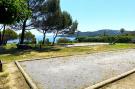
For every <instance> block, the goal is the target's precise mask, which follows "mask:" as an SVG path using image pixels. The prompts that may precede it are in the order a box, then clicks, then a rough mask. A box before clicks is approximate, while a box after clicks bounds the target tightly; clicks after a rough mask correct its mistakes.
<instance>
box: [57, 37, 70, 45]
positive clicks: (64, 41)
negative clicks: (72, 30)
mask: <svg viewBox="0 0 135 89" xmlns="http://www.w3.org/2000/svg"><path fill="white" fill-rule="evenodd" d="M57 43H58V44H67V43H72V41H71V40H70V39H67V38H59V39H58V40H57Z"/></svg>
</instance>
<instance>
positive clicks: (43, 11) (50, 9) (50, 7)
mask: <svg viewBox="0 0 135 89" xmlns="http://www.w3.org/2000/svg"><path fill="white" fill-rule="evenodd" d="M59 8H60V6H59V0H47V1H46V4H44V5H42V6H40V15H39V16H38V15H37V16H35V17H34V19H33V20H34V27H35V28H37V29H38V31H40V32H42V33H43V41H42V44H45V38H46V33H47V31H50V30H52V27H53V25H52V23H53V21H52V22H51V20H50V17H52V16H53V15H54V13H55V12H56V11H57V10H58V9H59Z"/></svg>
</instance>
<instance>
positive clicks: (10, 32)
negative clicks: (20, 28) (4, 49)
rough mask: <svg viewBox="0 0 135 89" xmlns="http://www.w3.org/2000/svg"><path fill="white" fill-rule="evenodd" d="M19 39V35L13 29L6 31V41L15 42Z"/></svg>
mask: <svg viewBox="0 0 135 89" xmlns="http://www.w3.org/2000/svg"><path fill="white" fill-rule="evenodd" d="M17 38H18V35H17V33H16V32H15V31H13V30H11V29H6V30H5V35H4V40H6V41H8V40H14V39H17Z"/></svg>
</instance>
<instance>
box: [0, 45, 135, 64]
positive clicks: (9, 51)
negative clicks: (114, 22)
mask: <svg viewBox="0 0 135 89" xmlns="http://www.w3.org/2000/svg"><path fill="white" fill-rule="evenodd" d="M129 48H135V44H116V45H100V46H84V47H71V48H66V47H60V46H54V47H50V46H48V47H44V48H43V49H33V50H25V51H24V50H18V49H16V46H15V45H14V44H8V45H7V46H5V47H4V48H3V49H0V59H2V60H3V61H5V62H11V61H14V60H24V59H36V58H49V57H57V56H68V55H76V54H85V53H94V52H101V51H110V50H119V49H129Z"/></svg>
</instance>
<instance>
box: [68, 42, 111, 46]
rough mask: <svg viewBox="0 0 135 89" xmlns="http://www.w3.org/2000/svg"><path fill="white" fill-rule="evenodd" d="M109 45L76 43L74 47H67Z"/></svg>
mask: <svg viewBox="0 0 135 89" xmlns="http://www.w3.org/2000/svg"><path fill="white" fill-rule="evenodd" d="M108 44H109V43H92V42H90V43H75V44H73V45H67V46H66V47H77V46H96V45H108Z"/></svg>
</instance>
